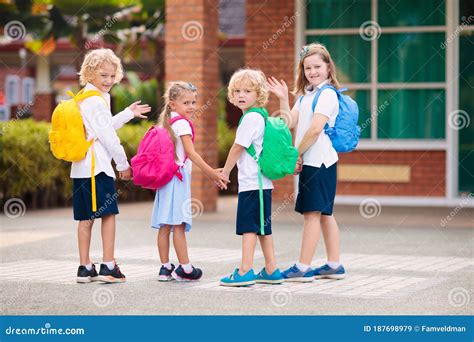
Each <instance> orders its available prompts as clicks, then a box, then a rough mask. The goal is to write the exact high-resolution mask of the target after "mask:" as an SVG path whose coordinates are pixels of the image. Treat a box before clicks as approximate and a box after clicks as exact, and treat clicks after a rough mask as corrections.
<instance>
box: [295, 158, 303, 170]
mask: <svg viewBox="0 0 474 342" xmlns="http://www.w3.org/2000/svg"><path fill="white" fill-rule="evenodd" d="M301 170H303V159H302V158H301V156H298V159H297V160H296V166H295V172H294V173H293V174H294V175H297V174H298V173H300V172H301Z"/></svg>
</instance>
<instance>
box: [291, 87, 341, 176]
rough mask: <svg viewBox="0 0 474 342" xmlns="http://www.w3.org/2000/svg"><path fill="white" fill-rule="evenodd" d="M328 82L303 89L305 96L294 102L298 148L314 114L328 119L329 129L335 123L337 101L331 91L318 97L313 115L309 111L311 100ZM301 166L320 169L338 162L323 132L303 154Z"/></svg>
mask: <svg viewBox="0 0 474 342" xmlns="http://www.w3.org/2000/svg"><path fill="white" fill-rule="evenodd" d="M327 82H328V80H326V81H324V82H321V83H320V84H318V86H317V87H316V88H314V89H313V86H311V85H310V86H308V87H306V89H305V95H304V96H303V99H302V100H301V101H300V100H299V98H298V100H297V101H296V103H295V105H294V107H293V109H296V110H298V113H299V114H298V125H297V127H296V139H295V146H296V147H298V146H299V144H300V143H301V140H303V137H304V135H305V134H306V131H307V130H308V128H309V127H310V126H311V121H312V120H313V116H314V113H320V114H323V115H324V116H327V117H328V124H329V126H330V127H333V126H334V123H335V122H336V117H337V114H338V113H339V100H338V99H337V94H336V92H335V91H334V90H332V89H324V90H323V91H322V92H321V94H320V95H319V99H318V103H317V104H316V108H315V109H314V113H313V111H312V110H311V109H312V104H313V99H314V96H315V94H316V92H317V91H318V89H320V88H321V87H322V86H323V85H325V84H326V83H327ZM302 157H303V165H309V166H314V167H321V165H322V164H324V165H325V166H326V167H330V166H331V165H333V164H334V163H336V162H337V161H338V156H337V152H336V150H335V149H334V148H333V147H332V142H331V139H330V138H329V136H328V135H327V134H326V133H324V130H323V131H322V132H321V134H320V135H319V137H318V139H317V140H316V142H315V143H314V144H313V145H311V147H310V148H309V149H308V150H306V152H305V153H303V156H302Z"/></svg>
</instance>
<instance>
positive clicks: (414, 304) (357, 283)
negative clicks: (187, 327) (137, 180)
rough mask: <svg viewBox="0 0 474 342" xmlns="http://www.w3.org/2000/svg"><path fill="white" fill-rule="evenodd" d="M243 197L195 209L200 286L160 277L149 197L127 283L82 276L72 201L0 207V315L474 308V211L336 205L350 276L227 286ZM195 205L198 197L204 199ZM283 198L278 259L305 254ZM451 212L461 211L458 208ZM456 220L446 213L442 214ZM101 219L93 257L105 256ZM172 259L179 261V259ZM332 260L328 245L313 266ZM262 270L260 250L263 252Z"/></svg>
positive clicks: (125, 259) (125, 219)
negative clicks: (81, 279) (4, 212)
mask: <svg viewBox="0 0 474 342" xmlns="http://www.w3.org/2000/svg"><path fill="white" fill-rule="evenodd" d="M235 204H236V198H235V197H224V198H221V199H220V201H219V210H218V212H217V213H204V214H201V213H199V212H198V213H197V214H196V218H195V219H194V226H193V229H192V232H191V234H190V235H189V246H190V248H189V252H190V257H191V260H192V262H193V263H194V264H195V265H197V266H199V267H201V268H202V269H203V271H204V277H203V279H202V280H201V281H199V282H195V283H177V282H172V283H159V282H157V281H156V280H157V272H158V268H159V260H158V256H157V251H156V232H155V231H154V230H152V229H150V228H149V227H148V224H149V219H150V212H151V206H152V203H136V204H124V205H121V208H120V210H121V214H120V215H119V216H118V221H117V222H118V226H117V248H116V256H117V259H118V262H119V263H120V264H121V268H122V270H123V272H124V273H125V274H126V275H127V283H125V284H113V285H108V284H98V283H93V284H81V285H79V284H76V283H75V271H76V269H77V242H76V229H75V223H74V222H73V221H72V220H71V209H54V210H47V211H32V212H29V211H26V212H25V214H24V215H23V216H20V217H18V218H9V217H6V216H0V223H1V231H0V257H1V262H0V278H1V280H2V291H1V293H0V300H1V303H2V306H1V308H2V309H1V313H2V314H14V315H15V314H48V315H54V314H59V315H61V314H91V315H97V314H98V315H101V314H138V315H140V314H158V315H161V314H171V315H173V314H282V315H287V314H296V315H299V314H309V315H312V314H317V315H326V314H336V315H339V314H341V315H348V314H350V315H354V314H358V315H359V314H360V315H392V314H401V315H403V314H408V315H411V314H419V315H430V314H448V315H451V314H455V315H456V314H472V313H473V308H474V306H473V303H472V297H473V292H472V289H473V286H472V285H473V284H472V280H473V271H474V263H473V255H472V246H473V232H474V230H473V229H472V228H473V227H474V210H473V209H462V210H455V209H453V208H389V207H377V208H375V212H374V211H373V210H371V211H367V210H366V208H358V207H337V208H336V212H335V215H336V218H337V219H338V222H339V224H340V228H341V236H342V242H341V250H342V251H343V254H342V256H341V257H342V261H343V263H344V265H345V267H346V269H347V270H348V277H347V278H346V279H345V280H340V281H334V280H317V281H314V282H313V283H309V284H297V283H285V284H283V285H278V286H268V285H255V286H252V287H250V288H224V287H221V286H219V285H218V279H219V278H220V277H222V276H223V275H225V274H227V273H230V272H231V271H232V270H233V268H234V267H235V266H237V265H238V262H239V260H240V239H239V238H238V237H237V236H236V235H235V234H234V217H235ZM196 207H197V208H198V209H199V206H196ZM291 207H292V205H285V204H281V205H278V204H275V205H274V207H273V212H274V217H273V230H274V239H275V247H276V254H277V259H278V262H279V265H280V267H281V268H284V267H287V266H289V265H290V264H291V263H293V262H294V261H295V259H296V258H297V256H298V250H299V245H300V238H301V227H302V217H301V216H300V215H298V214H296V213H294V212H292V208H291ZM453 213H454V214H453ZM447 217H449V219H446V218H447ZM98 228H99V226H98V225H97V223H96V227H95V229H94V237H93V244H92V256H93V260H95V261H97V262H99V261H100V260H101V258H100V256H101V253H100V250H101V245H100V229H98ZM173 260H174V261H175V260H176V258H175V257H174V256H173ZM323 262H324V246H323V244H320V245H319V247H318V251H317V256H316V258H315V261H314V263H313V265H314V266H316V265H319V264H321V263H323ZM255 264H256V269H259V268H260V267H262V266H263V256H262V253H261V251H260V250H259V249H258V250H257V252H256V260H255Z"/></svg>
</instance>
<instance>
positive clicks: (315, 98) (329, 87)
mask: <svg viewBox="0 0 474 342" xmlns="http://www.w3.org/2000/svg"><path fill="white" fill-rule="evenodd" d="M324 89H332V90H334V91H335V92H336V95H337V96H338V97H339V93H340V92H343V91H346V90H347V88H342V89H341V90H337V89H336V88H335V87H334V86H333V85H331V84H325V85H323V86H322V87H321V88H320V89H319V90H318V91H317V92H316V94H315V95H314V98H313V103H312V104H311V110H312V112H313V113H314V110H315V109H316V104H317V103H318V100H319V96H320V95H321V93H322V92H323V90H324ZM328 121H329V120H328ZM327 129H329V124H328V123H327V122H326V124H325V125H324V131H326V130H327Z"/></svg>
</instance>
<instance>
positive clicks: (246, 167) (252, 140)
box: [235, 112, 273, 192]
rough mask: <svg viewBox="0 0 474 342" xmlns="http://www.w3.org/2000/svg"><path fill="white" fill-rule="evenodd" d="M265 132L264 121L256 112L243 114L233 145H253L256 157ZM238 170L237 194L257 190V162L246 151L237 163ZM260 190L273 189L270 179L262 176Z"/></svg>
mask: <svg viewBox="0 0 474 342" xmlns="http://www.w3.org/2000/svg"><path fill="white" fill-rule="evenodd" d="M264 131H265V120H264V119H263V117H262V116H261V115H260V114H259V113H256V112H250V113H247V114H245V116H244V118H243V119H242V122H241V123H240V125H239V127H238V128H237V133H236V135H235V143H236V144H239V145H240V146H243V147H245V148H248V147H249V146H250V145H252V144H253V146H254V148H255V152H256V153H257V156H259V155H260V153H261V152H262V145H263V134H264ZM237 168H238V169H239V173H238V181H239V192H243V191H250V190H258V166H257V162H256V161H255V160H254V159H253V158H252V157H251V156H250V154H249V153H248V152H247V151H243V152H242V154H241V155H240V158H239V160H238V161H237ZM262 185H263V186H262V188H263V189H265V190H266V189H273V184H272V181H271V180H270V179H268V178H267V177H265V176H262Z"/></svg>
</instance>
